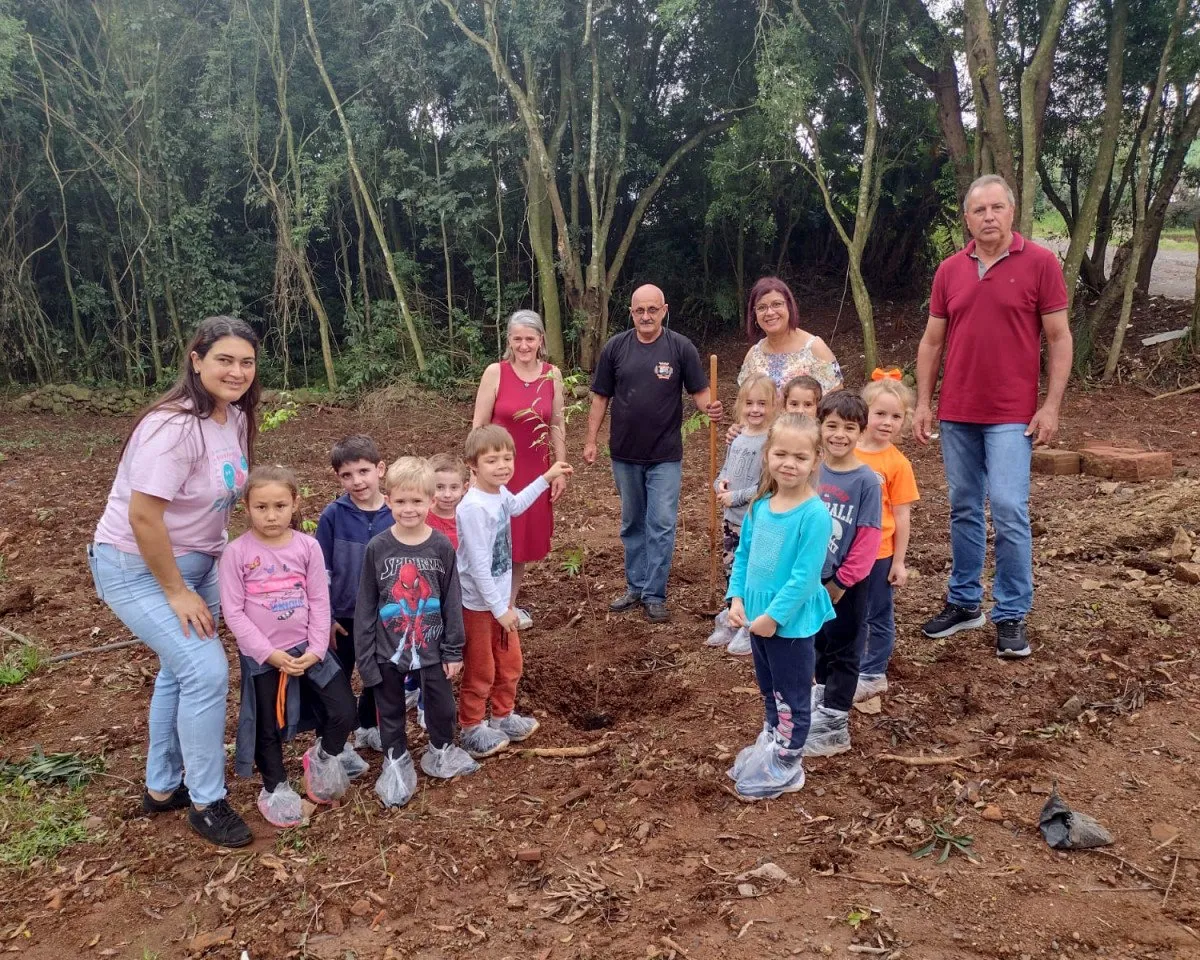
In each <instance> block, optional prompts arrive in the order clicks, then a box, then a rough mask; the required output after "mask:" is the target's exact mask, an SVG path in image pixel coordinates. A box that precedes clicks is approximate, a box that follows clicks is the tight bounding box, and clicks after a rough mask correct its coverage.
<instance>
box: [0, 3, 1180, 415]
mask: <svg viewBox="0 0 1200 960" xmlns="http://www.w3.org/2000/svg"><path fill="white" fill-rule="evenodd" d="M0 131H3V136H2V138H0V320H2V322H0V379H2V380H4V381H7V382H8V383H9V384H10V386H11V385H15V384H18V383H24V382H31V381H36V382H51V381H63V380H71V381H76V382H83V383H93V384H103V383H109V382H119V383H122V384H125V385H132V386H135V387H141V388H152V387H153V386H154V385H156V384H160V383H162V382H164V381H166V380H169V379H171V377H172V375H173V371H174V370H175V369H176V367H177V363H178V360H179V355H180V351H181V350H182V347H183V344H184V342H185V341H186V339H187V336H188V333H189V330H190V328H191V327H192V325H194V323H195V322H196V321H197V320H198V319H199V318H201V317H203V316H205V315H208V314H213V313H235V314H239V315H241V316H244V317H246V318H248V319H250V320H252V321H253V322H254V323H255V324H256V326H257V327H258V328H259V329H260V330H261V331H262V332H263V334H264V337H265V342H266V349H265V350H264V353H263V368H262V372H263V376H264V379H265V381H266V382H267V383H268V384H269V385H273V386H279V387H297V386H316V387H328V388H330V389H340V390H343V391H345V390H358V389H363V388H367V387H370V386H372V385H375V384H378V383H381V382H385V381H388V380H390V379H393V378H395V377H398V376H413V377H416V378H417V379H418V380H420V381H422V382H424V383H427V384H429V385H433V386H440V385H443V384H446V383H448V382H453V381H455V380H456V379H460V378H465V377H470V376H472V375H473V373H474V372H475V371H476V370H477V369H478V368H479V366H480V365H481V364H483V363H485V362H488V361H490V360H492V359H494V358H495V357H496V356H497V355H498V353H499V352H500V350H501V349H502V340H503V333H504V323H505V320H506V318H507V316H508V315H509V313H511V311H513V310H514V309H516V308H518V307H523V306H532V307H533V308H534V309H536V310H538V311H540V312H541V313H542V315H543V316H544V318H545V320H546V324H547V330H548V339H547V344H548V348H549V351H550V353H551V356H552V357H553V358H554V359H555V360H556V361H558V362H560V363H564V364H566V365H568V366H581V367H584V368H587V367H589V366H590V365H591V364H592V362H593V361H594V359H595V357H596V355H597V352H598V349H599V347H600V346H601V345H602V344H603V342H604V340H605V339H606V338H607V337H608V336H609V335H611V334H612V333H614V332H616V331H617V330H619V329H622V328H623V326H624V322H625V321H624V301H625V300H626V298H627V295H628V293H629V291H630V289H631V288H632V286H633V285H635V284H637V283H641V282H654V283H657V284H658V285H659V286H661V287H663V288H664V289H665V290H666V291H667V293H668V299H669V300H670V302H671V305H672V319H671V322H672V324H673V325H674V326H676V327H677V328H680V329H683V330H685V331H687V332H690V333H693V334H695V335H698V336H701V337H708V336H714V335H719V334H720V333H722V332H725V333H727V334H728V333H732V332H733V331H735V330H737V329H738V328H739V327H740V325H741V323H742V312H743V310H744V303H745V296H746V292H747V290H748V288H749V286H750V285H751V284H752V283H753V281H754V280H755V278H757V277H758V276H760V275H762V274H764V273H779V274H781V275H783V276H785V277H787V278H789V279H793V280H795V279H797V278H823V279H824V281H825V282H826V285H827V288H828V289H830V290H831V291H832V292H831V297H832V298H833V299H836V298H837V296H838V293H837V291H838V290H839V289H841V290H842V291H843V293H842V298H843V301H844V303H845V307H846V315H847V317H850V316H851V315H852V313H853V315H857V319H858V323H859V325H860V327H861V331H862V353H863V358H864V361H865V365H866V367H867V369H870V368H871V367H873V366H874V365H875V364H876V363H877V362H878V359H879V358H878V357H877V348H876V343H875V327H874V311H873V303H878V302H879V301H880V299H881V298H887V299H894V300H904V301H907V302H910V303H912V304H913V310H914V312H915V313H920V312H922V310H923V307H922V306H921V304H922V301H923V300H924V299H925V298H926V296H927V290H928V281H929V278H930V275H931V273H932V269H933V268H934V267H935V266H936V264H937V262H938V261H939V260H940V259H941V258H942V257H944V256H946V255H947V254H949V253H950V252H952V251H953V250H954V249H956V248H957V247H958V246H960V245H961V244H962V242H963V239H964V232H963V226H962V222H961V216H960V210H961V207H960V204H961V200H962V196H963V192H964V190H965V188H966V186H967V184H969V183H970V181H971V180H972V179H973V178H974V177H975V176H977V175H978V174H980V173H986V172H996V173H1000V174H1001V175H1003V176H1004V177H1005V178H1006V179H1007V180H1008V181H1009V182H1010V183H1011V184H1012V185H1013V187H1014V189H1015V190H1016V193H1017V202H1018V214H1017V221H1016V226H1017V227H1018V229H1019V230H1021V231H1022V232H1023V233H1025V234H1027V235H1034V234H1036V235H1039V236H1044V235H1045V234H1046V233H1047V229H1048V228H1047V225H1048V224H1051V223H1053V224H1055V225H1056V226H1057V229H1058V231H1059V232H1060V234H1061V236H1062V237H1063V241H1064V243H1063V249H1064V251H1065V253H1064V259H1065V264H1064V267H1065V271H1066V273H1067V278H1068V288H1069V289H1070V290H1071V292H1072V297H1073V305H1072V309H1073V315H1072V323H1073V326H1074V329H1075V333H1076V346H1077V364H1076V368H1077V373H1079V374H1080V375H1083V376H1091V375H1100V376H1112V374H1113V372H1114V370H1115V369H1116V367H1117V363H1118V360H1119V358H1120V355H1121V349H1122V345H1123V338H1124V334H1125V328H1126V323H1127V321H1128V317H1129V313H1130V306H1131V303H1132V299H1133V297H1134V295H1135V290H1136V288H1137V287H1139V286H1140V287H1141V288H1142V289H1145V288H1146V286H1147V284H1148V280H1149V271H1150V266H1151V264H1152V263H1153V261H1154V258H1155V255H1156V252H1157V250H1158V248H1159V246H1160V244H1170V243H1172V242H1175V243H1181V242H1186V243H1187V244H1188V246H1189V247H1192V248H1194V247H1193V246H1192V245H1193V244H1194V243H1195V241H1193V240H1192V239H1191V238H1192V235H1193V234H1192V232H1193V229H1194V230H1195V236H1196V238H1197V239H1198V240H1200V225H1196V226H1194V227H1193V224H1196V222H1197V212H1198V210H1200V202H1198V201H1197V200H1196V199H1195V198H1196V196H1197V187H1198V186H1200V156H1198V153H1200V151H1198V150H1197V148H1196V138H1197V133H1198V132H1200V9H1198V5H1197V2H1196V0H998V2H996V3H989V2H988V0H961V2H953V3H944V2H936V0H933V2H925V0H790V2H774V0H761V2H749V0H741V2H735V0H554V2H550V0H505V2H495V0H483V2H467V0H0ZM1113 248H1116V257H1115V259H1114V258H1110V259H1111V264H1109V265H1106V263H1108V262H1107V261H1106V255H1111V253H1112V251H1113ZM1197 283H1198V285H1200V271H1198V274H1197ZM1183 349H1185V350H1186V351H1188V352H1189V353H1192V356H1193V357H1194V355H1195V354H1194V351H1196V350H1198V349H1200V311H1197V310H1196V309H1195V308H1194V309H1193V314H1192V319H1191V335H1190V337H1189V338H1188V340H1186V341H1185V342H1184V348H1183ZM846 359H848V358H845V357H843V361H844V362H845V360H846ZM884 359H888V360H891V359H894V358H884Z"/></svg>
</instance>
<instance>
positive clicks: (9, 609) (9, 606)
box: [0, 583, 33, 617]
mask: <svg viewBox="0 0 1200 960" xmlns="http://www.w3.org/2000/svg"><path fill="white" fill-rule="evenodd" d="M32 609H33V584H31V583H22V584H20V585H18V586H15V587H12V588H10V589H9V590H6V591H5V592H4V595H3V596H0V617H4V616H7V615H8V614H10V613H17V614H21V613H29V611H30V610H32Z"/></svg>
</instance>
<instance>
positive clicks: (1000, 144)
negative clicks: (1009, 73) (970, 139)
mask: <svg viewBox="0 0 1200 960" xmlns="http://www.w3.org/2000/svg"><path fill="white" fill-rule="evenodd" d="M1056 2H1058V0H1056ZM963 11H964V13H965V14H966V21H965V23H964V28H965V37H966V41H967V67H968V68H969V69H970V71H971V80H972V83H973V85H974V86H975V89H976V93H977V100H976V103H975V111H976V114H977V121H978V123H979V133H977V134H976V135H977V136H980V134H981V135H982V137H981V139H982V140H983V143H984V145H985V146H986V148H987V149H988V150H989V151H990V153H991V161H992V166H993V169H994V170H995V171H996V173H998V174H999V175H1000V176H1002V177H1003V178H1004V179H1005V181H1007V183H1008V184H1009V186H1011V187H1012V189H1013V193H1015V194H1016V197H1017V211H1016V214H1017V216H1016V220H1017V222H1018V223H1023V222H1024V221H1023V219H1022V218H1021V209H1022V207H1023V206H1024V201H1025V198H1024V197H1022V196H1021V193H1020V190H1021V181H1020V180H1019V179H1017V175H1016V166H1015V163H1014V161H1013V149H1012V140H1011V139H1010V138H1009V135H1008V119H1007V117H1006V116H1005V113H1004V100H1003V99H1002V97H1001V95H1000V65H999V61H998V58H997V56H996V40H995V37H994V36H993V35H992V22H991V18H990V15H989V13H988V8H987V2H986V0H964V2H963ZM984 166H985V167H986V163H985V164H984ZM1029 199H1030V202H1032V199H1033V198H1032V197H1031V198H1029Z"/></svg>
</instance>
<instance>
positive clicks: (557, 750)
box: [521, 740, 609, 758]
mask: <svg viewBox="0 0 1200 960" xmlns="http://www.w3.org/2000/svg"><path fill="white" fill-rule="evenodd" d="M608 748H609V742H608V741H607V740H600V741H598V742H597V743H589V744H586V745H584V746H581V747H529V748H526V749H524V750H522V751H521V756H523V757H567V758H578V757H594V756H595V755H596V754H598V753H603V752H604V751H605V750H607V749H608Z"/></svg>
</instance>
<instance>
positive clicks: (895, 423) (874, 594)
mask: <svg viewBox="0 0 1200 960" xmlns="http://www.w3.org/2000/svg"><path fill="white" fill-rule="evenodd" d="M901 377H902V374H901V373H900V370H899V369H898V368H896V367H892V368H891V369H890V370H882V369H880V368H879V367H876V368H875V370H874V372H873V373H872V374H871V382H870V383H868V384H867V385H866V386H865V387H863V391H862V398H863V400H864V401H865V402H866V404H867V428H866V430H864V431H863V434H862V437H861V438H860V439H859V441H858V449H857V451H856V453H857V455H858V458H859V459H860V460H861V461H862V462H863V463H865V464H866V465H867V466H869V467H870V468H871V469H872V470H874V471H875V472H876V473H877V474H878V475H879V478H880V480H881V481H882V493H883V539H882V540H881V541H880V544H879V553H878V554H877V556H876V560H875V565H874V566H873V567H872V568H871V572H870V573H869V574H868V575H867V615H866V617H865V618H864V620H863V626H862V629H863V630H865V631H866V633H867V636H866V641H865V643H863V644H862V650H863V656H862V661H861V663H860V664H859V673H858V688H857V689H856V690H855V693H854V699H855V701H860V700H866V699H868V698H870V697H873V696H875V695H876V694H877V693H883V692H885V691H886V690H887V686H888V683H887V666H888V661H889V660H890V659H891V656H892V651H893V649H894V648H895V645H896V612H895V603H894V600H893V595H892V594H893V590H894V589H895V588H897V587H903V586H904V585H905V583H907V582H908V568H907V567H906V566H905V563H904V561H905V558H906V556H907V554H908V538H909V532H910V524H911V520H912V505H913V503H914V502H916V501H917V500H918V499H919V498H920V495H919V494H918V492H917V482H916V478H915V477H914V475H913V468H912V464H911V463H910V462H909V460H908V458H907V457H906V456H905V455H904V454H903V453H901V452H900V451H899V450H897V449H896V445H895V443H894V441H895V439H896V438H898V437H899V436H900V435H901V433H902V432H903V430H904V427H905V424H906V422H907V420H908V417H909V414H910V412H911V411H912V408H913V394H912V391H911V390H910V389H909V388H908V386H907V385H906V384H905V383H904V381H903V379H901ZM860 639H861V638H860Z"/></svg>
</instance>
